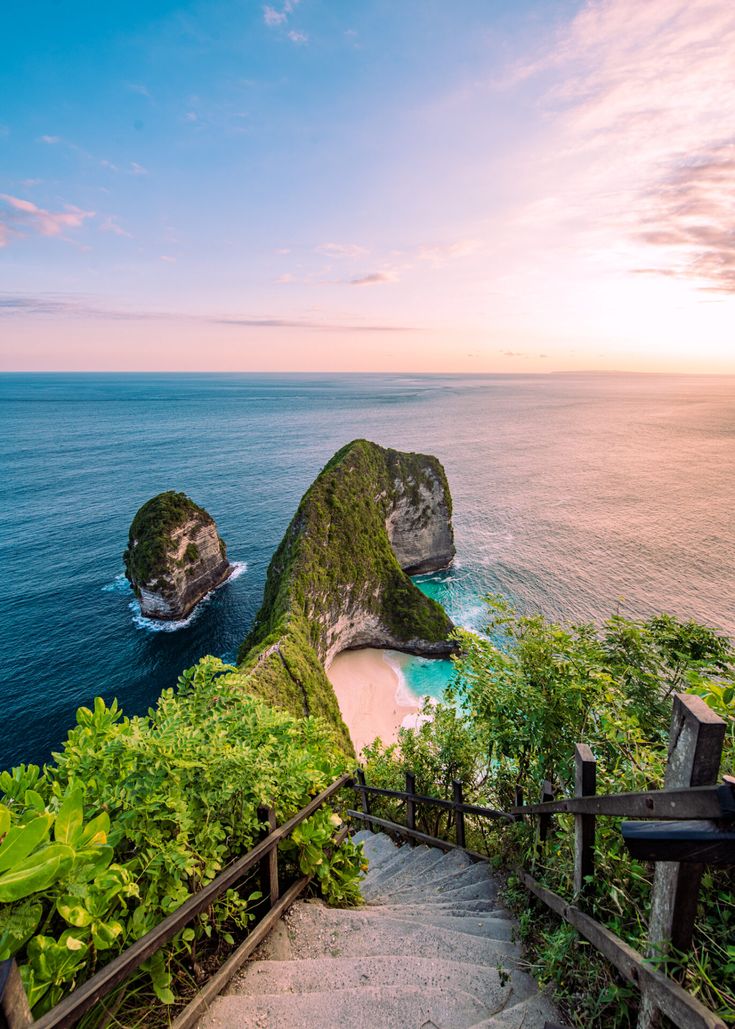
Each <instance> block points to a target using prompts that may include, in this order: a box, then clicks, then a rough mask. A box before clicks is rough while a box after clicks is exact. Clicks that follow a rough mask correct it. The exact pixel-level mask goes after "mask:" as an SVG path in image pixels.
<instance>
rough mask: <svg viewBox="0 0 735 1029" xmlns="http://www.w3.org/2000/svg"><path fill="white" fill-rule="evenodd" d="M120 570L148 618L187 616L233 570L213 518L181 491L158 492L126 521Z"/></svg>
mask: <svg viewBox="0 0 735 1029" xmlns="http://www.w3.org/2000/svg"><path fill="white" fill-rule="evenodd" d="M123 559H124V561H125V574H126V575H127V577H128V579H129V580H130V583H131V585H132V587H133V589H134V590H135V593H136V595H137V597H138V599H139V601H140V609H141V612H142V614H144V615H145V616H146V617H147V618H158V619H161V620H166V621H171V620H176V619H180V618H186V616H187V615H188V614H189V613H190V612H191V611H192V609H193V608H194V607H195V606H196V604H198V603H199V601H200V600H201V599H202V598H203V597H204V596H206V594H207V593H209V592H210V590H213V589H214V588H215V586H219V585H220V583H222V582H224V580H225V579H227V578H228V576H229V575H230V573H231V572H232V566H231V565H230V563H229V561H228V560H227V548H226V546H225V543H224V541H223V540H222V539H220V537H219V535H218V533H217V526H216V525H215V523H214V519H213V518H212V517H211V515H209V514H208V513H207V512H206V511H205V510H204V508H202V507H199V506H198V505H197V504H195V503H194V501H193V500H190V499H189V497H187V496H186V494H185V493H176V492H174V491H173V490H170V491H168V492H167V493H159V495H158V496H157V497H153V498H152V499H151V500H149V501H148V502H147V503H145V504H144V505H143V506H142V507H141V508H140V510H139V511H138V513H137V514H136V516H135V518H134V519H133V522H132V524H131V526H130V533H129V537H128V549H127V550H126V551H125V554H124V555H123Z"/></svg>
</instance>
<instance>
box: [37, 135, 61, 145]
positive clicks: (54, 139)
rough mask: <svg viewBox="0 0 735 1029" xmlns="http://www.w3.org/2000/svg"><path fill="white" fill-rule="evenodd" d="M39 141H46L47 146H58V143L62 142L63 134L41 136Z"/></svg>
mask: <svg viewBox="0 0 735 1029" xmlns="http://www.w3.org/2000/svg"><path fill="white" fill-rule="evenodd" d="M38 142H39V143H45V144H46V146H56V144H57V143H60V142H61V136H39V137H38Z"/></svg>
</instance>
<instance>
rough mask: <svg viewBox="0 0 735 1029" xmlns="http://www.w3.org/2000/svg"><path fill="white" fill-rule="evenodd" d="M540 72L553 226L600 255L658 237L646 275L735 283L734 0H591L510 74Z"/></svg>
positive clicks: (650, 244) (543, 166)
mask: <svg viewBox="0 0 735 1029" xmlns="http://www.w3.org/2000/svg"><path fill="white" fill-rule="evenodd" d="M541 73H543V74H544V75H546V76H548V75H550V76H551V77H552V85H551V86H550V87H549V88H548V89H547V91H546V93H545V98H544V113H545V117H546V121H547V125H548V126H550V127H551V129H552V132H551V135H550V138H549V149H548V152H547V153H546V154H545V155H544V158H543V160H542V161H539V168H540V178H541V177H543V187H542V188H543V189H544V190H545V192H546V195H545V196H544V202H545V204H546V208H545V212H544V213H545V214H546V215H547V217H548V222H547V224H548V227H549V228H552V227H553V225H552V223H553V219H554V218H555V219H556V220H557V225H558V229H559V232H560V236H562V238H564V239H565V240H568V239H569V238H570V233H571V232H575V233H576V234H577V242H578V244H579V245H582V246H583V245H584V240H585V238H586V239H587V242H588V245H589V247H590V250H594V251H595V252H597V253H600V252H602V251H604V250H607V251H608V252H609V251H610V250H611V249H612V248H620V249H624V248H625V247H628V248H630V247H631V246H632V247H634V248H635V247H638V249H639V250H640V248H641V247H647V248H651V249H655V250H656V251H657V252H658V254H657V259H656V260H655V261H652V262H651V264H650V266H649V265H648V263H647V261H646V264H645V267H646V272H647V274H650V273H651V270H652V269H653V268H655V267H661V269H662V273H663V274H666V272H667V271H673V272H674V273H675V274H676V275H677V276H680V277H682V278H689V279H691V280H700V281H702V282H703V284H704V285H706V286H707V287H708V288H716V289H723V290H725V291H732V292H735V272H734V271H733V259H735V239H734V238H733V231H732V226H733V218H734V217H735V209H734V207H733V196H735V137H734V136H728V135H727V133H728V132H729V133H732V132H733V127H732V124H731V122H730V123H729V122H728V121H727V115H726V112H728V111H730V110H731V109H732V105H733V102H734V101H735V4H733V3H732V0H690V2H688V3H683V2H682V0H656V2H655V3H641V2H640V0H589V2H587V3H585V4H584V6H583V7H582V9H581V11H580V12H579V13H578V14H577V15H576V17H574V18H573V19H572V21H571V22H570V23H569V24H568V25H567V26H566V27H565V28H564V29H563V30H562V31H561V32H560V34H559V36H558V38H557V39H556V41H555V44H554V45H553V46H552V47H551V48H550V49H549V51H548V52H547V53H546V54H544V55H543V56H542V57H540V58H539V59H538V60H536V61H530V62H527V63H526V65H525V66H523V67H521V68H519V69H517V73H516V80H518V79H525V78H530V77H531V76H534V75H538V74H541ZM552 191H553V192H552ZM538 203H540V201H539V202H538ZM538 210H541V208H538ZM640 260H641V259H640V254H638V255H637V256H634V257H633V258H632V261H635V262H636V263H635V264H634V265H633V266H632V267H631V269H630V270H631V271H636V272H637V273H639V268H640V266H641V265H640ZM644 260H646V259H645V258H644Z"/></svg>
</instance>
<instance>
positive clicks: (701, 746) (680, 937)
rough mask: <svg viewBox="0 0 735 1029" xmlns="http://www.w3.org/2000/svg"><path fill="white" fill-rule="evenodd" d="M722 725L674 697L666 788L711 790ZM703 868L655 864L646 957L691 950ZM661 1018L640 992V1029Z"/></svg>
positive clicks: (699, 706) (697, 705)
mask: <svg viewBox="0 0 735 1029" xmlns="http://www.w3.org/2000/svg"><path fill="white" fill-rule="evenodd" d="M724 738H725V723H724V721H723V720H722V719H721V718H720V717H719V715H716V714H715V713H714V711H711V710H710V708H708V707H707V705H706V704H705V702H704V701H703V700H702V699H701V697H694V696H690V695H689V694H686V693H677V694H676V695H675V697H674V710H673V715H672V718H671V730H670V732H669V757H668V762H667V765H666V774H665V775H664V789H667V790H668V789H676V788H680V787H684V788H686V787H689V786H711V785H712V784H713V783H715V782H717V776H718V773H719V770H720V758H721V756H722V744H723V741H724ZM703 871H704V866H703V865H696V864H686V865H682V864H678V863H677V862H675V861H658V862H657V863H656V867H655V871H654V875H653V892H652V895H651V916H650V918H649V922H648V955H647V956H648V957H649V958H663V957H665V956H666V954H667V953H668V951H669V948H670V947H673V948H674V949H676V950H678V951H686V950H688V949H689V947H690V946H691V942H692V930H693V928H694V919H695V917H696V914H697V897H698V894H699V885H700V882H701V879H702V872H703ZM660 1021H661V1014H660V1011H659V1010H658V1008H657V1007H656V1005H655V1004H654V1002H653V1000H652V999H651V998H650V996H647V995H646V993H645V992H644V994H643V997H642V1000H641V1007H640V1012H639V1014H638V1029H655V1027H656V1026H658V1025H660Z"/></svg>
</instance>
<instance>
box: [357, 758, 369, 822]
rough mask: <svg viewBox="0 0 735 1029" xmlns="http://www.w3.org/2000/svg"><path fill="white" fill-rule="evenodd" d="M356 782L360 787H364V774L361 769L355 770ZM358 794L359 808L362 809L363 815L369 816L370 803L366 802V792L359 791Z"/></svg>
mask: <svg viewBox="0 0 735 1029" xmlns="http://www.w3.org/2000/svg"><path fill="white" fill-rule="evenodd" d="M357 781H358V782H359V784H360V785H361V786H364V785H365V773H364V772H363V770H362V768H358V769H357ZM359 793H360V806H361V807H362V810H363V813H364V814H366V815H369V814H370V801H369V800H368V795H367V790H365V789H362V790H359Z"/></svg>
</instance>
